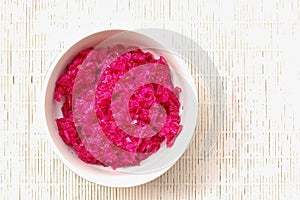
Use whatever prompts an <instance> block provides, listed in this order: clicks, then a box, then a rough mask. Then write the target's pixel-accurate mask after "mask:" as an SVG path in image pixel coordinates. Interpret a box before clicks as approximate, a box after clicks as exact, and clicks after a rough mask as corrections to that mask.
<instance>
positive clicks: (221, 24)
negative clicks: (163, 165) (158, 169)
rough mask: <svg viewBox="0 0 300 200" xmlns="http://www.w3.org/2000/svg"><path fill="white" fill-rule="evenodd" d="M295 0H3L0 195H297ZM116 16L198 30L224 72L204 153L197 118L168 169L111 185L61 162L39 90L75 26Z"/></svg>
mask: <svg viewBox="0 0 300 200" xmlns="http://www.w3.org/2000/svg"><path fill="white" fill-rule="evenodd" d="M299 11H300V5H299V1H287V0H277V1H260V0H254V1H251V2H250V1H248V2H247V1H237V0H235V1H233V0H230V1H229V0H228V1H196V0H194V1H192V0H187V1H179V0H174V1H156V0H149V1H142V0H140V1H121V0H112V1H96V0H95V1H83V0H73V1H58V0H55V1H46V0H41V1H35V0H32V1H20V0H19V1H13V0H2V1H1V3H0V22H1V26H0V30H1V31H0V36H1V39H0V51H1V60H0V94H1V95H0V124H1V126H0V133H1V134H0V163H1V164H0V198H1V199H18V198H20V199H63V198H65V199H77V198H78V199H112V200H113V199H151V200H154V199H174V200H175V199H300V170H299V169H300V148H299V146H300V114H299V113H300V106H299V102H300V98H299V92H300V91H299V86H300V67H299V66H300V65H299V64H300V59H299V55H298V54H299V53H298V52H299V46H300V45H299V44H300V43H299V33H300V29H299V27H300V26H299V25H300V21H299V19H300V12H299ZM124 24H128V25H130V24H134V25H135V26H137V27H140V28H144V27H159V28H167V29H172V30H175V31H177V32H179V33H181V34H185V35H187V36H188V37H191V38H192V39H193V40H194V41H196V42H198V44H199V45H200V46H201V47H202V48H203V49H204V50H205V51H206V52H207V53H208V55H209V56H210V57H211V59H212V60H213V62H214V63H215V65H216V66H217V68H218V70H219V74H220V75H219V77H218V78H220V79H222V80H223V81H224V83H225V84H224V89H225V91H226V116H225V119H226V120H225V123H224V124H223V130H222V132H221V133H220V135H219V137H218V140H217V142H216V145H215V146H214V147H213V148H212V149H211V151H210V152H209V153H208V154H206V155H202V154H201V153H200V151H199V148H200V144H201V133H202V132H203V129H201V127H202V126H201V125H200V126H199V128H198V129H197V133H196V137H195V139H194V140H193V142H192V144H191V146H190V147H189V149H188V150H187V152H186V153H185V154H184V156H183V157H182V158H181V159H180V160H179V161H178V162H177V163H176V164H175V165H174V167H172V168H171V169H170V170H169V171H168V172H166V173H165V174H164V175H162V176H161V177H159V178H157V179H155V180H154V181H152V182H150V183H147V184H145V185H141V186H138V187H133V188H123V189H120V188H108V187H103V186H100V185H96V184H93V183H90V182H88V181H86V180H84V179H82V178H80V177H79V176H77V175H76V174H74V173H73V172H72V171H70V170H69V169H68V168H66V167H65V166H64V165H63V164H62V162H61V161H60V160H59V159H58V157H57V156H56V155H55V154H54V153H53V150H52V149H51V148H50V146H49V144H48V142H47V139H46V135H47V132H46V130H45V128H44V127H43V126H42V125H41V121H40V118H41V117H40V114H41V111H40V110H39V109H38V98H39V95H40V91H41V87H42V84H43V78H44V77H45V74H46V71H47V69H48V68H49V64H50V63H51V61H52V60H53V59H54V57H55V56H56V54H57V53H58V52H60V51H61V50H62V49H63V48H64V47H65V46H67V45H70V41H71V39H72V37H73V36H74V35H76V34H74V33H76V32H83V31H85V30H86V31H93V30H97V29H101V28H103V27H105V28H109V27H112V26H114V27H116V26H118V25H123V26H124ZM211 78H214V77H211ZM202 94H203V95H207V94H205V92H203V93H202ZM207 103H209V102H205V101H204V102H203V106H204V107H205V105H207ZM202 112H203V113H205V109H204V110H203V111H202ZM203 120H205V119H203ZM212 120H216V119H212ZM199 123H200V124H201V123H202V124H203V123H205V122H204V121H201V122H199Z"/></svg>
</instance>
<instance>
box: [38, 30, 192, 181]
mask: <svg viewBox="0 0 300 200" xmlns="http://www.w3.org/2000/svg"><path fill="white" fill-rule="evenodd" d="M111 31H133V32H134V30H124V29H106V30H98V31H93V32H91V33H86V34H84V35H82V36H79V37H78V38H79V39H77V40H74V41H72V42H70V44H69V45H67V46H66V47H65V48H63V49H62V50H61V51H60V52H59V53H58V54H57V55H56V56H55V58H54V60H53V61H52V62H51V64H50V67H49V68H48V70H47V72H46V76H45V78H44V79H43V84H42V85H43V87H42V95H41V97H42V98H41V104H40V105H41V106H42V108H41V110H42V112H43V117H42V118H43V125H44V126H45V127H46V130H47V138H48V142H49V143H50V145H51V146H52V149H53V150H54V152H55V154H56V155H57V156H58V157H59V159H60V160H61V161H62V162H63V163H64V164H65V165H66V166H67V168H69V169H70V170H71V171H73V172H74V173H75V174H77V175H78V176H80V177H82V178H84V179H86V180H88V181H91V182H93V183H96V184H100V185H103V186H109V187H131V186H137V185H141V184H144V183H147V182H149V181H151V180H153V179H155V178H157V177H159V176H161V175H162V174H163V173H165V172H166V171H167V170H169V169H170V168H171V167H172V166H173V165H174V164H175V163H176V162H177V161H178V159H179V158H180V157H181V156H182V155H180V156H179V157H178V158H177V159H176V160H175V161H174V162H173V163H170V164H169V165H168V166H165V168H162V169H160V170H158V171H155V172H152V173H149V174H142V176H141V174H129V173H122V172H118V171H117V172H116V171H113V172H114V173H115V174H117V176H119V177H122V178H124V177H125V179H126V181H125V182H124V181H123V182H122V181H120V182H119V183H120V184H119V183H117V184H116V182H114V181H113V182H109V181H108V182H107V180H105V181H103V180H102V179H101V178H100V179H99V178H98V176H95V174H90V173H88V171H83V170H81V169H80V168H79V167H76V165H74V164H73V163H72V162H70V161H69V160H68V159H67V158H66V157H65V156H64V155H63V153H62V152H61V151H60V150H59V149H58V147H57V145H56V143H55V141H54V140H53V138H52V136H51V133H50V127H49V124H48V121H47V113H46V112H45V107H46V98H47V96H46V94H47V89H48V86H49V80H50V78H51V76H52V74H53V71H54V69H55V68H56V66H57V64H58V63H59V61H60V60H61V59H62V57H63V56H65V54H66V53H67V52H69V51H71V49H72V48H73V47H74V46H75V45H76V44H79V43H80V42H82V41H84V40H86V39H87V38H89V37H92V36H93V35H97V34H102V33H104V32H111ZM138 34H140V33H138ZM193 136H194V133H193ZM191 140H192V139H191ZM191 140H190V141H191ZM189 144H190V143H189ZM187 147H188V146H187ZM83 164H84V165H86V166H90V164H86V163H83ZM104 171H107V170H104ZM109 171H110V170H109ZM99 176H101V175H100V174H99ZM108 178H115V176H110V175H108ZM116 179H118V178H116Z"/></svg>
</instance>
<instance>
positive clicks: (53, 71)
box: [42, 30, 198, 186]
mask: <svg viewBox="0 0 300 200" xmlns="http://www.w3.org/2000/svg"><path fill="white" fill-rule="evenodd" d="M120 33H122V31H120V30H110V31H102V32H98V33H95V34H93V35H90V36H87V37H85V38H84V39H82V40H80V41H79V42H77V43H76V44H74V45H73V46H71V47H70V48H67V49H66V51H64V52H62V53H61V54H60V55H58V57H57V58H56V59H55V60H54V61H53V63H52V65H51V68H50V70H49V71H48V74H47V77H46V79H45V87H44V93H43V97H44V98H43V102H42V103H43V112H44V117H45V122H46V126H47V128H48V131H49V136H50V141H51V143H52V144H53V147H54V149H55V151H56V153H57V154H58V156H59V157H60V159H61V160H62V161H63V162H64V163H65V164H66V165H67V166H68V167H69V168H71V169H72V170H73V171H75V172H76V173H77V174H79V175H81V176H82V177H85V178H87V179H88V180H91V181H93V182H97V183H99V181H100V182H101V183H102V184H103V181H107V182H106V184H104V185H108V186H115V185H119V184H120V182H119V181H120V179H122V177H124V179H125V177H126V178H128V176H135V174H141V173H142V174H144V175H145V174H148V175H147V176H148V177H149V176H150V174H151V176H154V175H157V176H158V174H161V173H163V172H164V171H166V170H167V169H169V168H170V167H171V166H172V165H173V164H174V163H175V162H176V161H177V160H178V159H179V157H180V156H181V155H182V154H183V153H184V151H185V150H186V148H187V147H188V144H189V143H190V141H191V139H192V137H193V133H194V129H195V126H196V121H197V116H198V100H197V94H196V88H195V85H194V82H193V78H192V76H191V75H190V72H189V70H188V68H187V67H185V64H184V62H183V61H182V60H181V59H180V58H179V57H176V56H174V55H171V54H170V53H168V52H166V51H160V50H158V51H156V52H155V51H153V53H157V54H160V55H163V56H164V57H165V58H166V60H167V61H168V63H169V65H170V66H172V68H171V74H172V79H173V82H174V85H176V86H179V87H181V88H182V92H181V94H180V101H181V103H182V104H183V106H184V109H183V111H182V116H181V119H182V124H183V130H182V131H181V133H180V134H179V135H178V137H177V139H176V141H175V143H174V145H173V146H172V147H171V148H166V147H165V145H164V146H162V147H161V148H160V150H159V151H158V152H156V153H154V154H153V155H151V156H150V157H149V158H147V159H146V160H144V161H143V162H142V163H141V165H140V166H135V167H127V168H119V169H117V171H113V170H112V169H111V168H106V167H102V166H97V165H90V164H86V163H84V162H82V161H81V160H80V159H79V158H78V157H77V155H76V153H75V152H74V150H73V149H72V148H71V147H69V146H67V145H66V144H65V143H64V142H63V140H62V139H61V138H60V136H59V134H58V130H57V126H56V122H55V119H56V118H58V117H60V116H61V110H60V106H61V104H60V103H57V102H56V101H55V100H54V89H55V82H56V80H57V79H58V78H59V77H60V75H61V74H62V73H63V72H64V70H65V67H66V65H67V64H68V63H70V62H71V60H72V59H73V58H74V56H75V55H76V54H77V53H78V52H80V51H81V50H84V49H86V48H88V47H91V46H97V45H98V44H99V43H101V42H103V41H104V40H106V39H107V38H109V37H111V36H112V35H115V36H116V35H119V34H120ZM130 34H132V35H130V36H134V37H130V39H128V37H127V36H128V35H126V34H125V35H124V38H122V37H123V36H122V34H121V35H120V36H118V37H117V40H116V42H119V40H120V39H121V40H122V41H123V42H122V44H124V45H126V43H127V44H129V45H132V43H134V44H136V45H138V46H144V47H148V46H149V45H151V46H153V42H154V41H152V40H151V39H149V38H147V37H146V36H143V35H141V34H137V33H134V32H131V33H130ZM125 36H126V37H125ZM108 41H109V44H110V43H111V42H113V39H112V40H111V39H110V40H108ZM156 44H158V43H156ZM151 46H150V47H151ZM182 77H183V78H184V80H185V81H182ZM125 174H126V175H125ZM147 176H145V177H144V178H147ZM142 179H143V178H141V177H139V178H138V179H137V180H136V181H139V183H141V182H143V180H142ZM148 179H149V178H148ZM145 180H146V179H145ZM122 186H126V183H123V185H122Z"/></svg>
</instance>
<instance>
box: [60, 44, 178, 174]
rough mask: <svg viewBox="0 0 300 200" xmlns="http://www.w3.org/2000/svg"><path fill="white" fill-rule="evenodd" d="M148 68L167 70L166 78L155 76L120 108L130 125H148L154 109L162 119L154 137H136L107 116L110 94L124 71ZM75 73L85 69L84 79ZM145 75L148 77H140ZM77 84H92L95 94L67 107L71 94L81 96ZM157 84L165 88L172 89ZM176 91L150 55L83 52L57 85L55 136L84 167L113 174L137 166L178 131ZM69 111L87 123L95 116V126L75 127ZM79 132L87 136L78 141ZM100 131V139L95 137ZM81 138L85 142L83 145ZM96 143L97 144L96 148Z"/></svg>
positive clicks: (118, 49) (120, 50) (118, 48)
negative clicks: (156, 107)
mask: <svg viewBox="0 0 300 200" xmlns="http://www.w3.org/2000/svg"><path fill="white" fill-rule="evenodd" d="M151 63H152V64H159V65H162V66H165V67H166V69H167V70H166V71H165V74H163V75H160V76H157V77H156V79H157V80H156V81H155V83H149V84H145V85H142V86H141V87H139V88H137V89H136V90H135V92H134V93H133V94H132V95H131V97H130V100H129V102H127V103H125V104H124V109H127V110H129V114H130V117H131V120H132V122H133V123H134V124H136V125H138V126H140V127H144V126H147V125H148V124H150V123H151V119H150V116H149V110H150V108H151V107H152V106H153V105H155V104H159V105H161V106H162V107H163V108H164V110H165V113H166V119H165V121H164V122H163V123H164V124H163V126H162V128H161V129H160V130H157V133H156V134H155V135H152V136H151V137H141V138H140V137H136V136H134V135H132V134H129V133H127V132H125V131H124V130H122V129H121V128H120V127H118V125H117V123H116V121H115V118H114V115H113V112H112V99H113V98H114V97H113V92H114V88H115V86H116V84H117V83H118V81H119V80H120V79H121V78H122V77H123V76H124V75H125V74H126V73H127V72H129V71H130V70H133V69H135V68H137V67H139V66H142V65H145V64H151ZM83 65H84V66H85V67H84V68H82V66H83ZM80 70H84V71H83V72H80V73H81V76H80V77H84V80H78V77H77V75H78V74H79V71H80ZM95 72H96V73H95ZM82 74H84V76H82ZM146 75H147V73H145V75H144V76H146ZM138 79H139V80H143V79H144V77H143V75H139V77H138ZM76 81H82V83H83V82H84V84H81V87H86V88H88V87H90V85H93V84H94V85H95V90H94V92H86V91H85V92H84V94H81V96H82V98H80V100H78V101H77V102H76V103H74V102H72V101H74V100H73V99H72V98H73V95H75V94H74V92H77V93H79V94H80V91H75V89H74V87H75V86H74V84H75V82H76ZM129 83H130V81H129ZM159 83H167V84H168V85H170V86H171V87H165V86H164V85H161V84H159ZM128 88H130V85H127V86H124V87H122V88H121V90H122V92H125V93H126V92H128V91H129V89H128ZM76 89H78V88H76ZM180 91H181V89H180V88H178V87H175V86H174V85H173V83H172V79H171V73H170V69H169V66H168V64H167V62H166V60H165V59H164V57H162V56H160V57H159V58H155V56H154V55H153V54H152V53H150V52H145V51H143V50H141V49H139V48H135V47H125V46H123V45H120V44H119V45H115V46H113V47H106V48H104V47H102V48H89V49H86V50H83V51H81V52H80V53H79V54H78V55H76V56H75V57H74V59H73V60H72V62H71V63H70V64H68V65H67V66H66V70H65V72H64V73H63V74H62V75H61V76H60V77H59V79H58V80H57V81H56V87H55V94H54V98H55V100H56V101H58V102H62V107H61V111H62V117H61V118H58V119H56V123H57V127H58V131H59V135H60V137H61V138H62V140H63V141H64V143H66V144H67V145H69V146H71V147H72V148H73V149H74V150H75V152H76V153H77V155H78V157H79V158H80V159H81V160H82V161H84V162H86V163H90V164H99V165H103V166H110V167H112V168H113V169H116V168H119V167H129V166H137V165H139V164H140V162H141V161H143V160H145V159H146V158H148V157H149V156H150V155H152V154H153V153H155V152H157V151H158V150H159V149H160V147H161V145H163V144H162V143H163V142H165V143H166V146H167V147H171V146H172V145H173V144H174V142H175V139H176V137H177V136H178V134H179V133H180V131H181V130H182V125H181V124H180V121H181V118H180V108H181V105H180V102H179V93H180ZM91 99H93V102H94V104H93V105H92V106H91V105H90V104H88V103H87V102H88V101H90V100H91ZM73 103H74V104H73ZM73 106H75V108H74V107H73ZM74 109H75V110H76V109H77V110H79V111H82V112H81V113H80V117H82V118H84V119H85V120H89V119H91V120H92V119H93V118H94V116H96V119H97V122H96V124H97V125H95V126H92V127H91V126H85V125H84V123H80V120H79V123H76V124H75V117H74V115H73V114H74ZM122 109H123V108H120V110H122ZM80 132H84V133H88V136H81V135H80V134H79V133H80ZM99 132H102V133H103V134H98V133H99ZM83 137H84V138H85V142H83V141H82V140H83ZM104 137H105V138H104ZM86 138H88V139H86ZM89 141H91V143H90V144H89ZM107 141H109V143H108V142H107ZM95 142H97V143H98V144H97V145H95ZM120 149H121V150H122V151H120ZM99 158H100V159H99Z"/></svg>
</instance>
